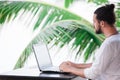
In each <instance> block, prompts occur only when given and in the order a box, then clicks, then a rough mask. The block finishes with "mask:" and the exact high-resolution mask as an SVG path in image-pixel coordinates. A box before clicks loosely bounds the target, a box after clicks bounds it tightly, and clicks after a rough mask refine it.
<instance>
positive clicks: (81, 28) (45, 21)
mask: <svg viewBox="0 0 120 80" xmlns="http://www.w3.org/2000/svg"><path fill="white" fill-rule="evenodd" d="M20 12H21V14H19V13H20ZM28 12H30V13H31V16H30V17H31V18H30V20H29V21H28V19H29V18H28V19H26V22H28V23H29V24H28V26H31V25H32V30H33V34H35V36H34V37H33V38H32V39H31V41H30V42H28V44H27V45H26V46H25V49H24V50H23V52H22V53H21V56H20V57H19V59H18V61H17V63H16V65H15V69H16V68H19V67H22V66H23V65H24V63H25V61H26V59H27V58H28V56H29V55H30V54H31V52H32V44H34V43H38V42H39V41H43V42H45V43H46V44H50V43H51V42H54V45H58V46H60V47H61V48H62V47H63V46H65V45H66V44H69V43H70V42H71V41H73V43H72V46H71V48H72V49H73V50H74V49H76V48H79V49H78V51H77V53H76V55H80V54H82V53H84V58H85V61H86V60H87V59H88V58H89V57H90V56H91V54H93V53H94V51H95V50H96V48H98V47H99V46H100V45H101V43H102V41H103V40H104V37H103V36H102V35H100V36H97V35H96V34H95V33H94V30H93V27H92V25H91V23H90V22H88V21H87V20H85V19H83V18H82V17H80V16H78V15H76V14H73V13H72V12H70V11H68V10H67V9H62V8H59V7H56V6H54V5H50V4H46V3H42V2H40V3H36V2H26V1H12V2H7V1H1V2H0V23H1V24H4V23H5V22H6V21H8V22H9V21H12V20H14V19H16V17H17V18H18V19H20V18H21V17H22V16H24V15H25V14H26V13H28ZM31 22H33V24H30V23H31ZM54 45H53V46H54Z"/></svg>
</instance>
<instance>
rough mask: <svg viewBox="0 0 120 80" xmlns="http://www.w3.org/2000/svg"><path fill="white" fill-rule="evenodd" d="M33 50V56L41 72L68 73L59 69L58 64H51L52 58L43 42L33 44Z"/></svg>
mask: <svg viewBox="0 0 120 80" xmlns="http://www.w3.org/2000/svg"><path fill="white" fill-rule="evenodd" d="M32 47H33V51H34V54H35V58H36V61H37V64H38V67H39V70H40V71H41V72H44V73H45V72H46V73H64V74H69V73H68V72H62V71H60V70H59V67H58V66H53V64H52V60H51V57H50V54H49V51H48V47H47V45H46V44H44V43H38V44H33V46H32Z"/></svg>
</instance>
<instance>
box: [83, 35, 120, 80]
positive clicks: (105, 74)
mask: <svg viewBox="0 0 120 80" xmlns="http://www.w3.org/2000/svg"><path fill="white" fill-rule="evenodd" d="M84 74H85V76H86V78H88V79H92V80H120V33H119V34H116V35H112V36H110V37H108V38H106V39H105V41H104V42H103V43H102V45H101V47H100V49H99V50H98V51H97V53H96V55H95V61H94V62H93V64H92V66H91V67H90V68H87V69H85V70H84Z"/></svg>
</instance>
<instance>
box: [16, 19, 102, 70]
mask: <svg viewBox="0 0 120 80" xmlns="http://www.w3.org/2000/svg"><path fill="white" fill-rule="evenodd" d="M86 29H87V30H86ZM88 30H89V31H88ZM78 39H79V42H77V41H78ZM73 40H74V41H73ZM76 40H77V41H76ZM39 41H43V42H45V43H47V44H50V43H51V42H54V45H58V46H60V48H62V47H63V46H65V45H68V44H70V42H71V41H73V43H72V47H71V49H72V50H75V49H76V48H78V47H79V46H80V48H79V50H78V53H77V55H80V54H84V56H85V61H86V60H87V59H88V58H89V57H90V55H91V54H93V52H94V51H95V49H96V48H97V47H99V46H100V44H101V43H102V40H101V39H99V38H98V37H97V36H96V35H95V33H94V32H93V29H90V27H89V26H87V25H86V24H84V26H83V24H82V23H80V21H79V23H78V22H77V21H71V20H67V21H60V22H57V23H54V24H53V25H51V26H49V27H46V28H44V29H41V31H40V32H39V33H38V35H37V36H36V37H35V38H34V39H33V41H32V42H31V43H30V44H29V45H28V47H26V49H25V51H24V53H23V54H22V55H21V58H23V59H24V58H25V56H24V55H25V54H29V55H30V53H31V51H32V48H31V50H29V52H27V50H28V49H30V47H32V44H33V43H38V42H39ZM76 42H77V43H76ZM25 52H27V53H25ZM82 52H83V53H82ZM77 55H76V56H77ZM23 56H24V57H23ZM21 58H19V59H20V60H19V61H18V63H19V62H21V61H22V64H24V62H25V60H21ZM19 65H20V64H19ZM18 67H21V65H20V66H18V64H16V67H15V68H18Z"/></svg>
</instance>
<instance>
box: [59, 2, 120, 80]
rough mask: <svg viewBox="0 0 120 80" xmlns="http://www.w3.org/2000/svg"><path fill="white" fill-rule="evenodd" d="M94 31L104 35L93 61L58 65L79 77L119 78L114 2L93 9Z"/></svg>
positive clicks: (119, 50) (119, 51)
mask: <svg viewBox="0 0 120 80" xmlns="http://www.w3.org/2000/svg"><path fill="white" fill-rule="evenodd" d="M93 23H94V28H95V32H96V33H97V34H100V33H103V34H104V35H105V37H106V39H105V40H104V42H103V43H102V45H101V47H100V49H99V50H98V51H97V53H96V54H95V61H94V62H93V63H89V64H75V63H73V62H70V61H67V62H63V63H62V64H61V65H60V66H59V67H60V69H61V70H62V71H64V72H70V73H73V74H76V75H78V76H80V77H83V78H87V79H92V80H120V34H119V33H118V31H117V30H116V28H115V25H114V24H115V13H114V4H108V5H105V6H102V7H100V8H98V9H96V10H95V12H94V16H93Z"/></svg>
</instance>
